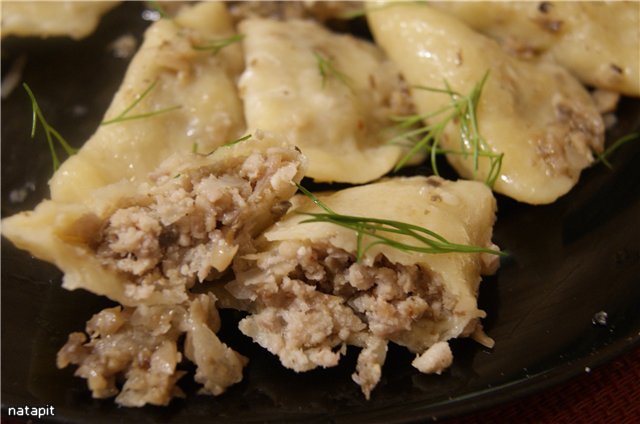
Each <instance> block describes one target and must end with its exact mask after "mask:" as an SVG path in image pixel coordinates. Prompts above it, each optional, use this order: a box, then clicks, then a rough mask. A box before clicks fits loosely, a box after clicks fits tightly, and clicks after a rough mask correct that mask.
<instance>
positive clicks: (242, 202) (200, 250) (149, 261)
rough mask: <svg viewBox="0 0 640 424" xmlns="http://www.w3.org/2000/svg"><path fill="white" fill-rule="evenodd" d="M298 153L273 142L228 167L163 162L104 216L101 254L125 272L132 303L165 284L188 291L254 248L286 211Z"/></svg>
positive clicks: (108, 264)
mask: <svg viewBox="0 0 640 424" xmlns="http://www.w3.org/2000/svg"><path fill="white" fill-rule="evenodd" d="M197 156H198V155H194V157H196V159H197ZM298 156H299V153H298V152H296V151H295V150H294V149H293V148H284V147H272V148H269V149H267V150H266V151H256V152H254V153H252V154H250V155H248V156H247V157H246V158H244V159H243V160H241V161H237V163H232V164H228V165H227V166H223V167H221V166H209V167H206V166H205V167H199V168H194V169H187V170H186V171H185V170H183V171H180V172H176V171H174V170H175V169H179V168H180V165H181V163H180V162H179V161H178V163H174V164H170V165H168V166H166V167H165V168H164V169H162V168H161V169H160V170H159V171H157V172H156V173H155V174H153V175H152V177H151V183H150V184H147V185H146V186H144V187H143V194H142V195H140V196H139V197H138V198H136V199H135V200H133V201H131V202H128V203H129V204H127V205H125V206H124V207H122V208H120V209H118V210H116V211H115V212H114V213H112V214H111V215H110V216H109V217H108V218H107V219H106V220H105V223H104V225H103V226H102V230H101V231H102V232H101V234H100V236H99V237H97V238H98V240H99V241H98V242H97V243H96V246H95V252H96V254H97V257H98V258H99V260H100V261H101V263H102V264H103V265H104V266H106V267H108V268H110V269H113V270H115V271H117V272H119V273H123V274H125V275H126V276H127V281H128V282H129V283H128V285H127V286H126V287H125V291H126V294H127V296H128V297H130V298H132V299H133V301H134V302H138V301H144V300H145V299H147V298H149V296H151V294H152V293H154V292H159V291H175V293H176V294H177V295H181V296H182V297H184V293H185V290H186V289H189V288H191V287H192V286H193V285H194V284H195V283H196V282H197V281H203V280H205V279H207V278H208V277H214V276H216V275H218V274H219V273H220V272H222V271H224V270H225V269H226V268H227V267H228V265H229V264H230V263H231V260H232V258H233V256H234V255H235V254H236V253H237V252H238V250H239V249H241V250H244V251H246V250H248V249H250V246H251V240H252V237H253V236H254V235H256V233H257V232H258V231H260V230H262V229H263V228H264V227H266V225H269V224H270V223H272V222H273V220H274V219H275V218H277V217H278V216H279V215H281V214H282V213H283V211H282V210H281V209H282V208H283V207H285V206H286V205H287V203H286V201H287V200H288V198H289V197H290V196H291V195H293V192H295V185H294V184H293V180H294V179H295V178H296V175H297V174H299V169H300V161H299V157H298ZM184 160H185V159H183V161H184ZM188 160H189V159H188V158H187V159H186V161H188ZM176 161H177V160H176ZM225 165H226V164H225ZM276 205H277V206H278V208H280V210H278V209H277V208H276V210H275V212H274V206H276Z"/></svg>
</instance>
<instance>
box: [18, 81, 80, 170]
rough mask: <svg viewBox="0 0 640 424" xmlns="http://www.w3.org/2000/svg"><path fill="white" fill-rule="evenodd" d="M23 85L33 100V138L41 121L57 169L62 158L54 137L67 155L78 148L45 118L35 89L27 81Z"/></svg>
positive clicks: (54, 166)
mask: <svg viewBox="0 0 640 424" xmlns="http://www.w3.org/2000/svg"><path fill="white" fill-rule="evenodd" d="M22 87H24V89H25V91H26V92H27V95H28V96H29V99H30V100H31V110H32V117H31V138H32V139H33V138H35V135H36V127H37V123H38V122H40V125H41V126H42V128H43V129H44V133H45V136H46V138H47V144H48V145H49V152H51V161H52V163H53V170H54V171H57V170H58V168H59V167H60V160H59V159H58V155H57V153H56V149H55V146H54V139H55V140H57V141H58V143H59V144H60V145H61V146H62V148H63V149H64V151H65V152H66V153H67V155H69V156H71V155H73V154H75V153H76V152H77V150H76V149H74V148H73V147H71V146H70V145H69V143H67V141H66V140H65V139H64V137H62V135H60V133H59V132H58V131H56V129H55V128H53V127H52V126H51V125H49V123H48V122H47V120H46V119H45V118H44V115H43V114H42V110H41V109H40V105H38V101H37V100H36V96H35V95H34V94H33V91H32V90H31V88H30V87H29V85H28V84H27V83H26V82H25V83H22Z"/></svg>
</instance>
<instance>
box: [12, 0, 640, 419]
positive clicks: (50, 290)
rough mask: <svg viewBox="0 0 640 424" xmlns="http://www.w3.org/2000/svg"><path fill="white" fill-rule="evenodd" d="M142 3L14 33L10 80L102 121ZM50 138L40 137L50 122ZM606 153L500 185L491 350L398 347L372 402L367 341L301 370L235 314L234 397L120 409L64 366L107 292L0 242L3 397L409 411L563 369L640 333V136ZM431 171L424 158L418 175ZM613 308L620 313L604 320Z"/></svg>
mask: <svg viewBox="0 0 640 424" xmlns="http://www.w3.org/2000/svg"><path fill="white" fill-rule="evenodd" d="M141 11H142V6H141V5H140V4H136V3H128V4H125V5H122V6H120V7H118V8H117V9H115V10H114V11H112V12H110V13H109V14H108V15H107V16H106V17H105V19H104V20H103V22H102V24H101V25H100V27H99V29H98V31H97V32H96V33H95V34H94V35H93V36H91V37H90V38H87V39H86V40H83V41H81V42H75V41H70V40H65V39H50V40H39V39H22V40H18V39H8V40H4V41H3V44H2V78H3V81H4V79H5V77H6V76H7V74H8V73H9V71H10V69H11V68H12V67H14V71H15V69H16V68H20V67H21V64H22V69H21V71H20V72H21V74H22V79H21V80H24V81H27V82H28V83H29V85H30V86H31V88H32V89H33V91H34V92H35V93H36V96H37V98H38V101H39V102H40V106H41V108H42V109H43V111H44V114H45V116H46V117H47V119H48V120H49V122H50V123H51V125H53V126H54V127H55V128H56V129H58V130H59V131H60V132H61V133H63V134H64V135H65V136H66V138H67V140H69V141H70V142H71V143H72V144H73V145H75V146H79V145H81V143H82V142H83V141H84V140H86V139H87V138H88V137H89V136H90V135H91V134H92V132H93V131H94V130H95V128H96V126H97V124H98V123H99V121H100V119H101V118H102V114H103V113H104V110H105V109H106V107H107V105H108V103H109V101H110V99H111V96H112V95H113V93H114V92H115V90H116V89H117V87H118V85H119V83H120V81H121V78H122V75H123V73H124V71H125V69H126V66H127V59H120V58H117V57H114V55H113V53H112V51H111V50H110V49H109V47H108V46H109V44H110V43H112V42H113V41H115V40H116V39H117V38H118V37H119V36H121V35H123V34H126V33H131V34H133V35H134V36H135V37H137V39H138V40H140V38H141V34H142V31H143V29H144V27H145V26H146V25H148V22H145V21H143V20H142V19H141V18H140V16H141ZM4 94H7V93H6V92H5V93H3V100H2V216H8V215H11V214H13V213H16V212H18V211H20V210H26V209H31V208H33V207H34V206H35V205H36V204H37V203H38V202H39V201H40V200H41V199H42V198H43V197H45V196H47V195H48V191H47V185H46V181H47V178H48V177H49V176H50V175H51V172H52V166H51V159H50V156H49V153H48V150H47V147H46V145H45V142H44V140H43V138H41V137H39V138H38V139H37V140H35V141H32V140H30V138H29V131H30V128H31V109H30V104H29V100H28V98H27V96H26V93H25V92H24V90H23V89H22V87H20V86H18V87H16V88H15V89H14V90H13V91H12V92H10V93H8V95H7V96H6V98H4ZM618 118H619V121H618V124H617V125H616V126H615V127H614V128H613V130H612V131H611V133H610V134H609V136H608V139H609V140H614V139H616V138H617V137H619V136H621V135H623V134H626V133H629V132H631V131H633V130H638V129H639V128H640V102H638V101H631V100H624V101H623V102H622V104H621V105H620V110H619V116H618ZM40 136H42V134H40ZM612 163H613V165H614V169H613V170H612V171H610V170H608V169H607V168H605V167H604V166H602V165H598V166H595V167H593V168H591V169H589V170H587V171H585V172H584V173H583V175H582V178H581V181H580V183H579V184H578V185H577V186H576V187H575V188H574V190H573V191H572V192H571V193H570V194H569V195H567V196H565V197H563V198H562V199H560V200H559V201H558V202H556V203H554V204H552V205H548V206H538V207H533V206H528V205H523V204H519V203H516V202H514V201H511V200H509V199H506V198H503V197H500V198H499V202H498V203H499V212H498V223H497V225H496V228H495V237H494V239H495V241H496V242H497V244H498V245H500V246H501V247H502V248H504V249H506V250H508V251H509V252H510V254H511V255H510V256H509V257H508V258H507V259H505V260H503V262H502V266H501V269H500V271H499V272H498V274H497V276H495V277H492V278H489V279H486V280H485V281H484V282H483V284H482V286H481V293H480V306H481V308H483V309H485V310H486V311H487V313H488V318H487V319H486V320H485V321H484V325H485V329H486V331H487V332H488V333H489V335H490V336H491V337H493V338H494V339H495V341H496V346H495V348H494V349H492V350H488V349H484V348H482V347H481V346H479V345H477V344H475V343H474V342H472V341H470V340H460V341H455V342H453V343H452V347H453V350H454V356H455V360H454V363H453V366H452V367H451V368H450V369H449V370H448V371H446V372H445V373H443V375H441V376H433V375H431V376H429V375H422V374H420V373H419V372H417V371H416V370H414V369H413V368H412V367H411V366H410V362H411V359H412V355H411V354H409V353H408V352H406V351H405V350H403V349H400V348H391V349H390V352H389V355H388V358H387V361H386V364H385V367H384V370H383V377H382V380H381V382H380V384H379V385H378V387H377V388H376V389H375V391H374V392H373V395H372V399H371V401H369V402H367V401H366V400H365V399H364V398H363V396H362V395H361V393H360V390H359V388H358V386H357V385H356V384H355V383H353V382H352V381H351V377H350V376H351V373H352V372H353V370H354V367H355V358H356V356H357V351H356V350H355V349H350V350H349V352H348V354H347V356H346V357H345V358H343V360H342V362H341V364H340V366H338V367H336V368H333V369H328V370H316V371H312V372H309V373H306V374H296V373H294V372H292V371H288V370H286V369H284V368H282V367H281V366H280V365H279V362H278V361H277V359H276V358H275V357H273V356H272V355H270V354H269V353H267V352H266V351H264V350H262V349H261V348H260V347H259V346H257V345H255V344H253V343H252V342H251V340H249V339H248V338H246V337H244V336H243V335H242V334H240V332H239V331H238V330H237V329H235V323H236V322H237V320H238V319H239V318H240V317H239V315H238V314H236V313H233V312H225V313H223V316H222V317H223V323H226V327H225V328H224V329H223V331H222V333H221V335H220V336H221V338H222V339H223V340H224V341H225V342H227V343H228V344H229V345H231V346H232V347H233V348H235V349H236V350H238V351H239V352H241V353H242V354H244V355H246V356H248V357H249V358H250V359H251V362H250V364H249V366H248V367H247V368H246V370H245V380H244V381H243V382H242V383H240V384H238V385H236V386H233V387H231V388H230V389H229V390H228V392H227V393H225V394H224V395H222V396H220V397H217V398H213V397H208V396H200V395H197V394H196V393H195V392H196V391H197V387H195V385H194V384H193V383H191V384H189V377H185V378H183V380H184V381H183V382H182V383H181V386H182V387H183V388H184V389H185V391H186V392H187V393H188V397H187V399H185V400H175V401H174V402H172V403H171V405H170V406H169V407H167V408H158V407H145V408H141V409H126V408H118V407H116V406H115V404H114V403H113V402H112V401H111V400H106V401H98V400H94V399H92V398H91V396H90V394H89V392H88V390H87V389H86V386H85V382H84V380H81V379H79V378H75V377H73V370H72V369H65V370H62V371H61V370H57V369H56V368H55V354H56V352H57V350H58V349H59V348H60V347H61V346H62V345H63V344H64V342H65V341H66V337H67V334H68V333H70V332H72V331H79V330H81V329H82V328H84V323H85V321H86V320H87V319H88V318H90V316H91V315H92V314H93V313H95V312H97V311H98V310H100V309H101V308H102V307H105V306H108V305H110V303H109V302H108V301H105V300H104V299H101V298H98V297H97V296H95V295H92V294H90V293H86V292H83V291H75V292H67V291H65V290H63V289H61V288H60V281H61V274H60V272H59V271H58V270H57V269H56V268H55V267H53V266H51V265H48V264H46V263H43V262H40V261H37V260H35V259H33V258H31V257H30V256H29V255H28V254H27V253H25V252H21V251H18V250H16V249H15V248H14V247H13V246H12V245H11V244H10V243H8V242H7V241H6V240H5V239H3V240H2V407H3V412H5V411H6V408H7V407H10V406H24V405H29V406H43V405H52V406H54V407H55V412H56V416H55V418H54V419H55V421H60V422H91V423H112V422H139V423H151V422H172V423H184V422H190V423H199V422H238V421H244V422H246V421H260V422H263V421H270V420H273V421H278V422H283V421H292V422H294V421H296V422H297V421H301V420H304V421H305V422H309V421H318V422H326V421H333V422H349V423H353V422H360V421H362V422H385V423H391V422H407V421H414V420H422V419H425V418H430V417H441V418H442V417H447V416H452V415H458V414H462V413H466V412H470V411H473V410H478V409H480V408H486V407H489V406H491V405H493V404H496V403H499V402H504V401H506V400H510V399H513V398H515V397H518V396H521V395H524V394H526V393H530V392H532V391H535V390H539V389H541V388H543V387H547V386H549V385H551V384H556V383H559V382H561V381H564V380H566V379H568V378H570V377H572V376H574V375H577V374H578V373H580V372H584V368H585V367H587V366H588V367H594V366H596V365H598V364H600V363H602V362H604V361H608V360H610V359H611V358H613V357H614V356H616V355H618V354H620V353H622V352H624V351H625V350H627V349H629V348H631V347H633V346H637V345H638V344H640V313H638V311H639V307H640V142H633V143H630V144H627V145H625V146H624V147H623V148H622V149H621V150H619V151H618V153H617V154H615V155H614V156H613V159H612ZM416 171H423V169H418V170H412V171H410V172H416ZM599 311H604V312H606V313H607V314H608V318H607V324H606V325H594V324H593V323H592V318H593V317H594V314H596V313H598V312H599Z"/></svg>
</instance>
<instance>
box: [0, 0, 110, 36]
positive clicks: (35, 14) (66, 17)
mask: <svg viewBox="0 0 640 424" xmlns="http://www.w3.org/2000/svg"><path fill="white" fill-rule="evenodd" d="M118 4H120V2H119V1H44V2H43V1H28V0H20V1H3V2H2V3H1V4H0V8H1V10H2V25H1V28H2V31H1V32H2V37H3V38H4V37H6V36H9V35H16V36H21V37H29V36H36V37H43V38H46V37H54V36H67V37H71V38H74V39H81V38H84V37H86V36H88V35H89V34H91V33H92V32H93V31H94V30H95V29H96V27H97V26H98V23H99V22H100V18H101V17H102V15H104V14H105V13H107V12H108V11H109V10H111V9H113V8H114V7H116V6H117V5H118Z"/></svg>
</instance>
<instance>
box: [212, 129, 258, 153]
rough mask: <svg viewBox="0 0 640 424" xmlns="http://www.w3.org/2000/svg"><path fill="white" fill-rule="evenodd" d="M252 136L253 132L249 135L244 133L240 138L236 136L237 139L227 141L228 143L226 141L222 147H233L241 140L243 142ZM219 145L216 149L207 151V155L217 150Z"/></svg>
mask: <svg viewBox="0 0 640 424" xmlns="http://www.w3.org/2000/svg"><path fill="white" fill-rule="evenodd" d="M250 138H251V134H247V135H243V136H242V137H240V138H236V139H235V140H232V141H227V142H226V143H224V144H223V145H221V146H220V147H231V146H233V145H235V144H238V143H240V142H243V141H245V140H249V139H250ZM218 149H219V147H216V148H215V149H213V150H212V151H210V152H209V153H207V154H206V155H205V156H209V155H211V154H213V153H214V152H215V151H216V150H218Z"/></svg>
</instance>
